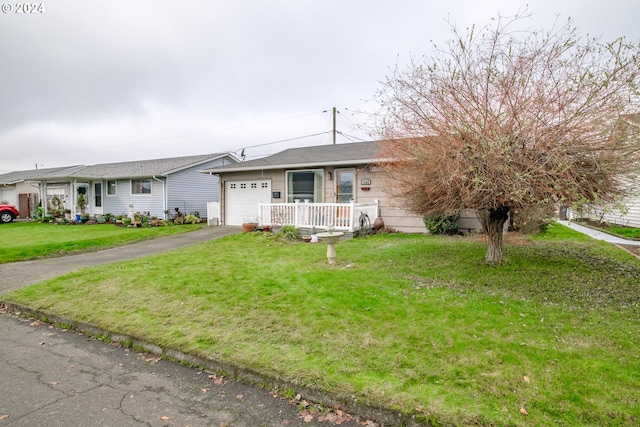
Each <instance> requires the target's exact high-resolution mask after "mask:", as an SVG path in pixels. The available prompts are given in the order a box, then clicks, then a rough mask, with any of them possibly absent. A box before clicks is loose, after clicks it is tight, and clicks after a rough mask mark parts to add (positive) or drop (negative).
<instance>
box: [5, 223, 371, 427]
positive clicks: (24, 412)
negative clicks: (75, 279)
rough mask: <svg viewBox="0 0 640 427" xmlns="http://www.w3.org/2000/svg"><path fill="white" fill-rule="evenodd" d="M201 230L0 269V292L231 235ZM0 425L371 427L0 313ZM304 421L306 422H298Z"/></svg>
mask: <svg viewBox="0 0 640 427" xmlns="http://www.w3.org/2000/svg"><path fill="white" fill-rule="evenodd" d="M239 231H240V229H239V228H234V227H229V228H227V227H207V228H204V229H202V230H198V231H195V232H191V233H187V234H184V235H180V236H173V237H165V238H161V239H155V240H152V241H147V242H143V243H139V244H132V245H128V246H124V247H119V248H114V249H109V250H104V251H100V256H96V253H90V254H80V255H72V256H65V257H59V258H50V259H46V260H36V261H26V262H19V263H12V264H3V265H0V299H1V298H2V297H1V294H3V293H5V292H8V291H10V290H12V289H17V288H20V287H22V286H26V285H28V284H31V283H35V282H37V281H40V280H44V279H47V278H52V277H56V276H59V275H61V274H64V273H67V272H70V271H73V270H75V269H78V268H82V267H86V266H92V265H97V264H106V263H111V262H116V261H120V260H124V259H131V258H132V257H136V256H147V255H151V254H155V253H159V252H164V251H168V250H172V249H176V248H179V247H183V246H186V245H191V244H196V243H199V242H202V241H206V240H210V239H215V238H218V237H222V236H225V235H227V234H231V233H235V232H239ZM0 379H1V384H2V386H1V387H0V427H5V426H6V427H9V426H11V427H14V426H16V427H17V426H34V425H46V426H52V427H54V426H65V427H75V426H78V427H80V426H82V427H86V426H113V427H123V426H125V427H126V426H136V427H137V426H190V427H195V426H216V427H218V426H225V427H236V426H238V427H242V426H328V425H332V424H333V423H337V422H339V423H340V425H342V426H347V427H355V426H361V425H368V426H375V424H374V423H372V422H368V423H366V422H364V424H361V423H363V422H362V421H358V420H357V419H355V418H352V417H350V416H349V415H347V414H343V413H341V412H339V411H334V412H331V413H327V414H324V417H325V418H324V420H323V421H322V422H321V421H320V420H321V418H319V416H322V415H318V414H313V415H312V414H310V413H309V412H308V411H307V412H305V408H304V406H305V405H304V401H300V400H295V398H294V399H283V398H278V397H274V396H272V395H271V394H270V393H269V391H267V390H264V389H260V388H255V387H252V386H249V385H246V384H242V383H237V382H234V381H229V380H228V379H226V378H223V377H219V376H215V375H213V374H212V373H208V372H203V371H200V370H197V369H195V368H190V367H187V366H183V365H180V364H178V363H173V362H169V361H167V360H162V359H159V358H157V357H154V356H152V355H149V354H146V353H139V352H136V351H135V350H133V349H126V348H123V347H121V346H117V345H113V344H108V343H105V342H102V341H99V340H95V339H91V338H87V337H86V336H84V335H82V334H79V333H77V332H74V331H68V330H62V329H59V328H57V327H54V326H51V325H48V324H43V323H41V322H38V321H33V320H29V319H23V318H19V317H16V316H13V315H10V314H7V313H6V312H5V311H4V310H0ZM305 417H306V419H305Z"/></svg>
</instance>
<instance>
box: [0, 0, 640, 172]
mask: <svg viewBox="0 0 640 427" xmlns="http://www.w3.org/2000/svg"><path fill="white" fill-rule="evenodd" d="M3 4H4V6H3V9H2V11H3V12H2V13H0V58H1V59H0V61H2V62H1V67H0V82H1V83H2V87H1V88H0V93H1V94H2V98H1V102H0V142H1V147H2V149H1V151H0V173H3V172H8V171H12V170H25V169H34V168H35V167H36V165H38V168H48V167H58V166H69V165H75V164H86V165H91V164H97V163H107V162H120V161H129V160H141V159H151V158H162V157H174V156H184V155H195V154H207V153H217V152H237V153H239V152H240V150H241V149H242V148H246V150H245V154H246V156H247V159H248V160H249V159H252V158H256V157H258V156H262V155H265V154H271V153H274V152H277V151H281V150H283V149H285V148H289V147H295V146H306V145H317V144H330V143H331V132H330V131H331V129H332V114H331V109H332V107H337V109H338V111H339V114H338V115H337V117H338V119H337V128H338V131H339V132H341V133H342V134H343V135H339V136H338V142H340V143H341V142H347V141H359V140H369V139H372V138H374V137H375V135H369V134H368V132H367V131H366V130H365V129H364V128H362V124H366V121H367V117H368V115H367V113H368V112H372V111H374V109H375V103H374V102H372V98H373V96H374V95H375V92H376V90H377V89H378V88H379V87H380V81H381V80H383V79H384V78H385V76H386V75H387V74H388V72H389V68H393V67H394V66H395V65H396V64H399V65H400V66H401V67H402V66H403V65H404V64H406V63H407V62H408V61H409V59H410V58H411V57H416V58H417V57H420V56H422V55H425V54H426V55H429V54H430V49H431V44H430V43H429V41H430V40H433V41H434V42H436V43H439V44H444V43H445V42H446V41H447V40H448V39H450V38H451V32H450V26H449V24H448V23H447V19H448V20H449V21H451V22H452V23H454V24H455V25H456V26H457V27H459V28H465V27H467V26H469V25H471V24H474V23H475V24H478V25H484V24H486V23H488V22H489V21H490V19H491V17H493V16H496V15H497V14H498V13H500V14H502V15H513V14H514V13H515V12H517V11H518V10H519V9H522V8H523V7H524V5H525V4H528V5H529V9H530V10H531V11H533V12H535V13H536V15H535V17H534V18H533V19H532V20H531V26H532V27H533V28H541V29H548V28H550V27H551V25H553V23H554V21H555V19H556V16H557V15H559V16H560V20H561V21H562V22H564V21H565V20H566V19H567V18H569V17H571V18H572V19H573V21H574V23H575V24H576V25H577V26H578V27H579V29H580V32H581V33H584V34H587V33H588V34H591V35H596V36H602V38H603V40H612V39H614V38H617V37H619V36H625V37H627V38H628V39H630V40H632V41H637V40H639V39H640V25H638V17H640V3H639V2H638V1H637V0H608V1H606V2H601V1H595V0H562V1H559V0H529V1H522V2H520V1H519V0H504V1H503V0H448V1H443V0H438V1H435V0H422V1H421V0H315V1H312V0H308V1H305V0H270V1H261V0H253V1H249V0H224V1H223V0H208V1H207V0H189V1H186V0H185V1H176V0H108V1H107V0H73V1H72V0H44V1H43V2H41V3H37V4H42V5H43V7H44V12H42V13H41V12H40V11H36V13H33V14H21V13H16V12H17V10H16V9H17V3H16V2H13V3H11V2H5V3H3ZM5 12H6V13H5ZM323 111H327V112H323ZM318 134H319V135H318ZM308 135H316V136H309V137H306V136H308ZM278 141H283V142H278Z"/></svg>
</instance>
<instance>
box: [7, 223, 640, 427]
mask: <svg viewBox="0 0 640 427" xmlns="http://www.w3.org/2000/svg"><path fill="white" fill-rule="evenodd" d="M477 240H478V239H473V238H461V237H452V238H447V237H437V236H424V235H386V236H373V237H369V238H365V239H353V240H350V241H346V242H341V243H339V244H338V245H337V246H336V250H337V253H338V260H337V264H336V266H334V267H329V266H328V265H327V261H326V258H325V250H326V246H325V245H323V244H305V243H283V242H279V241H276V240H274V239H273V238H270V237H267V236H266V235H263V234H262V233H250V234H238V235H232V236H228V237H226V238H223V239H220V240H216V241H211V242H208V243H204V244H199V245H196V246H192V247H189V248H185V249H181V250H179V251H174V252H171V253H167V254H163V255H158V256H153V257H148V258H143V259H139V260H134V261H129V262H126V263H121V264H118V266H117V268H113V267H110V268H108V269H106V268H104V267H100V268H92V269H87V270H83V271H80V272H77V273H72V274H68V275H66V276H65V277H63V278H59V279H55V280H50V281H47V282H43V283H40V284H37V285H34V286H30V287H28V288H25V289H21V290H19V291H16V292H13V293H11V294H7V295H4V296H3V299H5V300H11V301H15V302H18V303H22V304H26V305H29V306H31V307H34V308H38V309H42V310H45V311H47V312H50V313H55V314H57V315H61V316H66V317H69V318H72V319H76V320H80V321H83V322H89V323H91V324H95V325H97V326H100V327H102V328H104V329H107V330H111V331H114V332H115V331H119V332H123V333H125V334H130V335H133V336H137V337H140V338H143V339H146V340H148V341H151V342H155V343H157V344H159V345H161V346H166V347H171V348H176V349H180V350H182V351H183V352H188V353H192V354H199V355H202V356H205V357H210V358H214V359H217V360H220V361H223V362H227V363H231V364H236V365H241V366H244V367H247V368H249V369H254V370H256V371H259V372H262V373H264V374H267V375H272V376H275V377H278V378H282V379H284V380H287V381H289V382H290V383H291V384H299V385H305V386H309V387H319V388H322V389H325V390H328V391H330V392H331V393H333V394H334V395H336V396H338V397H340V398H341V399H343V400H344V401H349V400H352V399H356V400H358V401H359V402H364V403H367V404H371V405H382V406H385V407H388V408H393V409H395V410H398V411H402V412H405V413H408V414H414V415H416V416H418V417H419V418H421V419H424V420H431V421H434V422H437V423H439V425H451V426H460V425H487V426H488V425H492V426H493V425H514V426H532V425H536V426H541V425H571V426H597V425H603V426H604V425H607V426H611V425H617V426H635V425H638V424H639V423H640V286H638V283H640V260H638V259H636V258H634V257H632V256H631V255H629V254H627V253H625V252H623V251H620V250H619V249H615V248H613V247H612V246H610V245H608V244H605V243H602V242H597V241H592V240H589V239H588V238H586V237H585V236H583V235H580V234H578V233H575V232H573V231H572V230H569V229H567V228H565V227H563V226H560V225H554V226H553V227H552V228H551V230H550V231H549V232H547V233H546V234H545V235H543V236H540V237H539V238H536V239H519V240H518V241H517V244H508V245H507V246H506V251H505V253H506V258H507V263H506V264H505V265H503V266H499V267H490V266H487V265H485V264H484V263H483V262H481V260H482V259H483V256H484V251H485V245H484V243H483V242H481V241H477ZM77 301H83V304H77Z"/></svg>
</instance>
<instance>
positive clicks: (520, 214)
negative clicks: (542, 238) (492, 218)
mask: <svg viewBox="0 0 640 427" xmlns="http://www.w3.org/2000/svg"><path fill="white" fill-rule="evenodd" d="M554 217H555V208H554V207H553V205H535V206H526V207H524V208H519V209H513V210H511V215H510V223H509V228H510V229H511V230H513V231H519V232H521V233H524V234H539V233H542V232H543V231H545V230H546V229H547V228H548V227H549V225H550V224H551V222H553V218H554Z"/></svg>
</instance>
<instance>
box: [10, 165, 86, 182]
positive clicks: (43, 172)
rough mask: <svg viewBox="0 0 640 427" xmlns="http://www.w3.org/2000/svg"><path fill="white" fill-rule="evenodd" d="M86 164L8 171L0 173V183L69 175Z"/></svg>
mask: <svg viewBox="0 0 640 427" xmlns="http://www.w3.org/2000/svg"><path fill="white" fill-rule="evenodd" d="M85 167H86V166H82V165H76V166H65V167H59V168H46V169H32V170H26V171H15V172H8V173H5V174H2V175H0V185H9V184H16V183H19V182H25V181H39V180H42V179H47V177H49V176H58V175H60V174H64V175H69V174H73V173H75V172H77V171H78V170H82V169H84V168H85Z"/></svg>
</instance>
